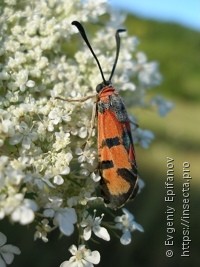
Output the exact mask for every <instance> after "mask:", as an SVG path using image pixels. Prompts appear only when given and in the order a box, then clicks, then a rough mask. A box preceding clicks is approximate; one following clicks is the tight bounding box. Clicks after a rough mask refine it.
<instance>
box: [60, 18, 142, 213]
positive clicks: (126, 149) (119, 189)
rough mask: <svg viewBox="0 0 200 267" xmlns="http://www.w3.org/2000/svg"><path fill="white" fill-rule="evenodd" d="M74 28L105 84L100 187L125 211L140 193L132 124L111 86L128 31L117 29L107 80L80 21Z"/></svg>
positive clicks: (100, 92)
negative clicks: (121, 35) (114, 52)
mask: <svg viewBox="0 0 200 267" xmlns="http://www.w3.org/2000/svg"><path fill="white" fill-rule="evenodd" d="M72 25H74V26H76V27H77V28H78V30H79V32H80V34H81V36H82V38H83V40H84V41H85V43H86V44H87V46H88V48H89V50H90V51H91V53H92V55H93V57H94V59H95V60H96V63H97V65H98V68H99V70H100V73H101V76H102V80H103V81H102V83H100V84H99V85H97V87H96V91H97V101H96V103H97V104H96V112H97V121H98V160H99V166H98V170H99V174H100V176H101V180H100V185H101V191H102V196H103V197H104V201H105V203H106V204H107V206H108V207H110V208H112V209H117V208H120V207H122V206H123V205H124V204H125V203H126V202H127V201H128V200H129V199H133V198H134V197H135V196H136V194H137V191H138V175H137V165H136V161H135V151H134V145H133V138H132V134H131V127H130V120H129V118H128V114H127V112H126V108H125V105H124V103H123V100H122V98H121V97H120V96H119V94H118V92H117V91H116V90H115V88H114V87H113V85H112V82H111V80H112V77H113V74H114V71H115V68H116V65H117V61H118V56H119V50H120V36H119V33H120V32H123V31H125V30H124V29H118V30H117V31H116V35H115V38H116V57H115V61H114V64H113V67H112V71H111V74H110V77H109V79H108V80H106V79H105V77H104V74H103V71H102V68H101V65H100V63H99V60H98V58H97V56H96V54H95V53H94V51H93V49H92V47H91V45H90V43H89V41H88V38H87V36H86V33H85V30H84V28H83V26H82V25H81V24H80V23H79V22H78V21H73V22H72ZM90 97H91V96H88V97H85V98H83V99H81V100H80V101H84V100H87V99H88V98H90ZM57 98H59V97H57ZM59 99H62V98H59ZM72 101H73V100H72ZM75 101H78V100H75ZM93 117H95V116H93Z"/></svg>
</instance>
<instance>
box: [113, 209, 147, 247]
mask: <svg viewBox="0 0 200 267" xmlns="http://www.w3.org/2000/svg"><path fill="white" fill-rule="evenodd" d="M122 211H123V212H124V214H123V215H122V216H117V217H116V218H115V222H116V228H117V229H119V230H121V231H122V233H123V234H122V236H121V238H120V242H121V244H122V245H128V244H130V243H131V232H133V231H135V230H138V231H140V232H144V230H143V227H142V226H141V225H140V224H138V223H136V222H135V221H134V216H133V214H131V213H130V212H129V211H128V210H127V209H125V208H123V209H122Z"/></svg>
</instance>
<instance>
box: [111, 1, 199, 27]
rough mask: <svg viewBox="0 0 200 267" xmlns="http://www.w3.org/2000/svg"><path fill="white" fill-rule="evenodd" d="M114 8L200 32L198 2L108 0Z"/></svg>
mask: <svg viewBox="0 0 200 267" xmlns="http://www.w3.org/2000/svg"><path fill="white" fill-rule="evenodd" d="M109 2H110V3H111V5H113V6H114V7H117V8H120V9H124V10H126V11H129V12H132V13H133V14H136V15H139V16H142V17H145V18H151V19H156V20H162V21H169V22H176V23H179V24H182V25H184V26H186V27H189V28H192V29H195V30H199V31H200V0H109Z"/></svg>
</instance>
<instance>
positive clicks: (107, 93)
mask: <svg viewBox="0 0 200 267" xmlns="http://www.w3.org/2000/svg"><path fill="white" fill-rule="evenodd" d="M113 94H116V95H118V93H117V91H116V90H115V88H114V87H113V86H112V85H108V86H105V87H103V88H102V89H101V91H100V92H99V93H98V97H99V98H103V97H107V96H110V95H113Z"/></svg>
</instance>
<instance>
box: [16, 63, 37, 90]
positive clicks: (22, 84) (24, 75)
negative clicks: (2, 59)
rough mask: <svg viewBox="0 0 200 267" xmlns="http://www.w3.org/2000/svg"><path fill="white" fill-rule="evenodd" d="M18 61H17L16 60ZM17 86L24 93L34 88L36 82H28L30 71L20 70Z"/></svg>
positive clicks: (17, 75) (17, 76)
mask: <svg viewBox="0 0 200 267" xmlns="http://www.w3.org/2000/svg"><path fill="white" fill-rule="evenodd" d="M15 60H16V59H15ZM15 84H16V86H17V87H19V89H20V90H21V91H22V92H23V91H25V89H26V86H27V87H34V86H35V82H34V81H32V80H28V71H27V70H20V71H19V72H18V73H17V74H16V77H15Z"/></svg>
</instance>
